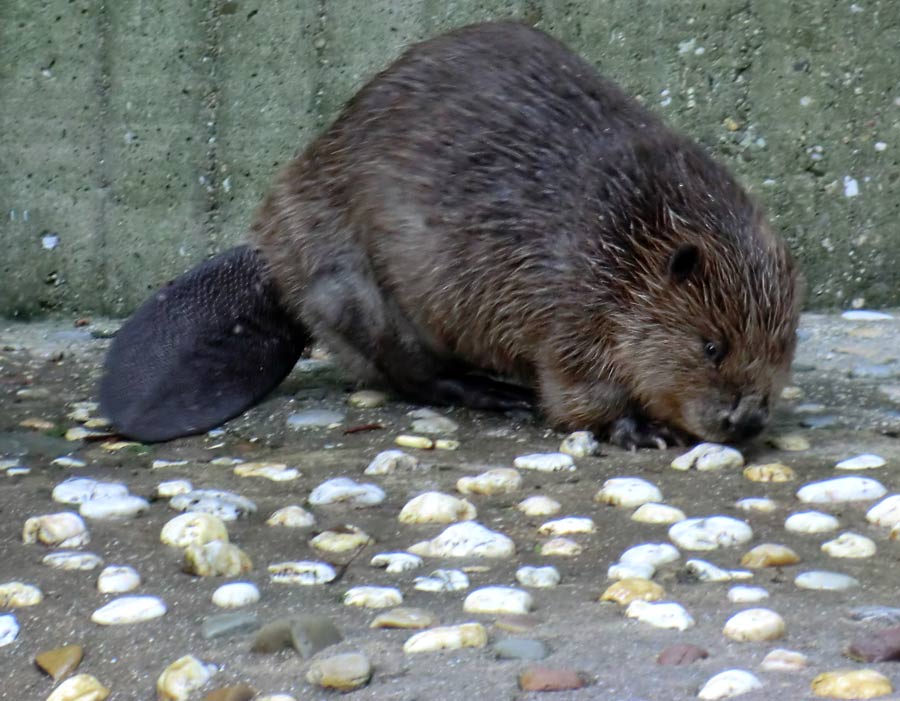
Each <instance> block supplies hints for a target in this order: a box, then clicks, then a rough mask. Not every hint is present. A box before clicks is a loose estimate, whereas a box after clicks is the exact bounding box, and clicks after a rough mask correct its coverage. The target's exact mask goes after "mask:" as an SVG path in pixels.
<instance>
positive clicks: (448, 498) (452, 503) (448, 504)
mask: <svg viewBox="0 0 900 701" xmlns="http://www.w3.org/2000/svg"><path fill="white" fill-rule="evenodd" d="M477 516H478V511H477V510H476V509H475V507H474V506H473V505H472V503H471V502H469V501H467V500H465V499H460V498H459V497H455V496H452V495H450V494H444V493H442V492H425V493H424V494H420V495H418V496H417V497H413V498H412V499H411V500H410V501H408V502H407V503H406V505H405V506H404V507H403V509H401V511H400V516H398V520H399V521H400V523H456V522H457V521H472V520H474V519H475V518H476V517H477Z"/></svg>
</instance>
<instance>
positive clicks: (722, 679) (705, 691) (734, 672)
mask: <svg viewBox="0 0 900 701" xmlns="http://www.w3.org/2000/svg"><path fill="white" fill-rule="evenodd" d="M762 686H763V683H762V682H761V681H760V680H759V678H758V677H757V676H756V675H754V674H753V673H752V672H748V671H747V670H746V669H726V670H725V671H724V672H719V673H718V674H716V675H715V676H714V677H711V678H710V679H709V681H707V682H706V684H704V685H703V688H702V689H700V692H699V693H698V694H697V698H698V699H704V701H715V699H729V698H732V697H734V696H740V695H741V694H746V693H749V692H751V691H755V690H756V689H761V688H762Z"/></svg>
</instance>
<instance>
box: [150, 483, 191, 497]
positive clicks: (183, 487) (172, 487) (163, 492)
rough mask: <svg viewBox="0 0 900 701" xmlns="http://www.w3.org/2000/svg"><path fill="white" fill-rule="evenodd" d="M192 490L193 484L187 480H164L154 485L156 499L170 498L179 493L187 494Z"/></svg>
mask: <svg viewBox="0 0 900 701" xmlns="http://www.w3.org/2000/svg"><path fill="white" fill-rule="evenodd" d="M192 491H194V485H192V484H191V483H190V482H188V481H187V480H166V481H165V482H160V483H159V484H158V485H156V497H157V499H171V498H172V497H177V496H178V495H179V494H187V493H188V492H192Z"/></svg>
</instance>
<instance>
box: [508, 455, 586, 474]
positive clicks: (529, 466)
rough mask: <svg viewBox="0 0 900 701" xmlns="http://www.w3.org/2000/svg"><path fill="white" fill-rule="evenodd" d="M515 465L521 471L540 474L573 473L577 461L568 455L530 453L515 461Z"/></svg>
mask: <svg viewBox="0 0 900 701" xmlns="http://www.w3.org/2000/svg"><path fill="white" fill-rule="evenodd" d="M513 465H515V466H516V467H518V468H519V469H520V470H537V471H538V472H572V471H573V470H574V469H575V461H574V460H572V456H571V455H567V454H566V453H529V454H528V455H520V456H519V457H517V458H516V459H515V460H513Z"/></svg>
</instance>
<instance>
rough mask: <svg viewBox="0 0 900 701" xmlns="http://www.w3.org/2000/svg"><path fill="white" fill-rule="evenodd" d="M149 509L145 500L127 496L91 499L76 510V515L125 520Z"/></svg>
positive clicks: (130, 495)
mask: <svg viewBox="0 0 900 701" xmlns="http://www.w3.org/2000/svg"><path fill="white" fill-rule="evenodd" d="M149 508H150V504H149V503H148V502H147V500H146V499H144V498H143V497H136V496H134V495H132V494H129V495H127V496H123V497H103V498H100V499H91V500H90V501H86V502H84V503H83V504H82V505H81V506H80V507H79V508H78V513H80V514H81V515H82V516H84V517H85V518H95V519H125V518H134V517H136V516H139V515H141V514H142V513H144V512H146V511H147V509H149Z"/></svg>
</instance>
